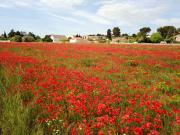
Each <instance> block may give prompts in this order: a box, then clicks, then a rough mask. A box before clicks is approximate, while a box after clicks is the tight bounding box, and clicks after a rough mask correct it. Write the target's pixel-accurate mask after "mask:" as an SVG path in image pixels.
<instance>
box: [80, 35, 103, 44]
mask: <svg viewBox="0 0 180 135" xmlns="http://www.w3.org/2000/svg"><path fill="white" fill-rule="evenodd" d="M83 38H84V39H87V40H89V41H95V42H96V41H98V40H102V39H104V40H105V39H106V36H104V35H88V36H84V37H83Z"/></svg>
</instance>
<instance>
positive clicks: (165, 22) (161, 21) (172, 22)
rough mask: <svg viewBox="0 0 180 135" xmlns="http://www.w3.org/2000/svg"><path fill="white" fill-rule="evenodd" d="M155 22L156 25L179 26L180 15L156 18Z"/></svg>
mask: <svg viewBox="0 0 180 135" xmlns="http://www.w3.org/2000/svg"><path fill="white" fill-rule="evenodd" d="M155 24H157V25H158V26H164V25H173V26H176V27H180V17H179V18H170V19H156V20H155Z"/></svg>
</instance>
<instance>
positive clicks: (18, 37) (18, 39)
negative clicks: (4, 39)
mask: <svg viewBox="0 0 180 135" xmlns="http://www.w3.org/2000/svg"><path fill="white" fill-rule="evenodd" d="M11 41H12V42H22V37H21V36H19V35H15V36H14V37H12V38H11Z"/></svg>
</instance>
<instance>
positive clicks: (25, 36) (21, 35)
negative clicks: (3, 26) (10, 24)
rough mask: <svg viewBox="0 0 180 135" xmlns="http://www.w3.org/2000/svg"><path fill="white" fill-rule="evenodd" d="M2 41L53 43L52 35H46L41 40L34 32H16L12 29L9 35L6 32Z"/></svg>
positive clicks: (2, 36)
mask: <svg viewBox="0 0 180 135" xmlns="http://www.w3.org/2000/svg"><path fill="white" fill-rule="evenodd" d="M0 40H10V41H12V42H52V39H51V38H50V35H45V37H43V38H41V37H40V36H38V35H35V34H34V33H33V32H28V33H27V32H24V31H15V30H14V29H11V30H10V32H9V33H8V34H7V33H6V32H5V31H4V33H3V34H2V35H1V36H0Z"/></svg>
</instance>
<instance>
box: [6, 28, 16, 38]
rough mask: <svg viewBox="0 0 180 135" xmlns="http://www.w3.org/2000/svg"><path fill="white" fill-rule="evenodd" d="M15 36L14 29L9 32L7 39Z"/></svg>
mask: <svg viewBox="0 0 180 135" xmlns="http://www.w3.org/2000/svg"><path fill="white" fill-rule="evenodd" d="M15 35H16V32H15V31H14V29H12V30H11V31H10V32H9V34H8V37H9V38H12V37H14V36H15Z"/></svg>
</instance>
